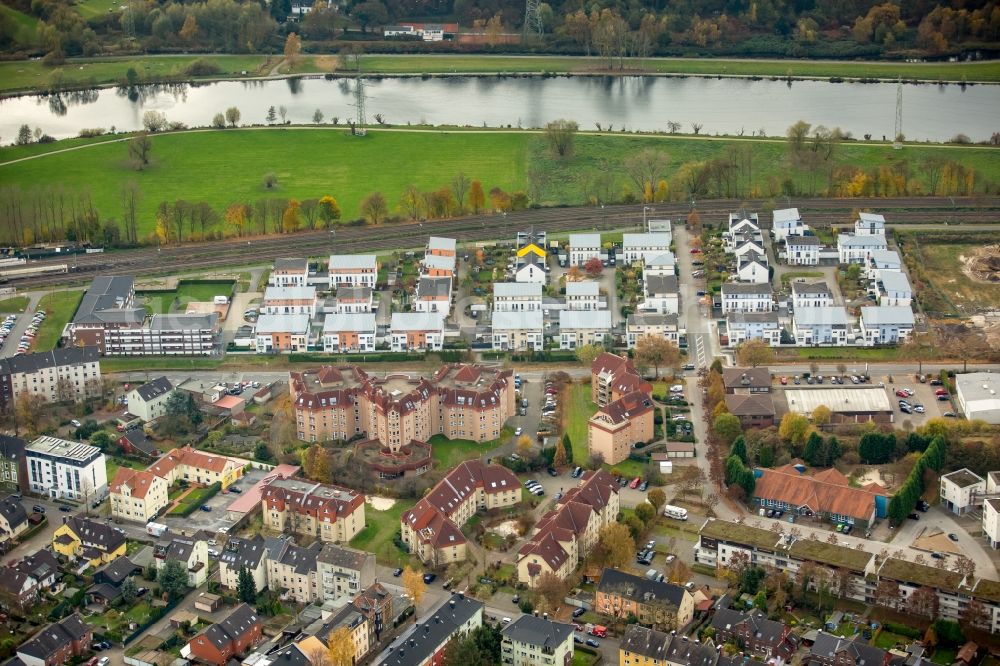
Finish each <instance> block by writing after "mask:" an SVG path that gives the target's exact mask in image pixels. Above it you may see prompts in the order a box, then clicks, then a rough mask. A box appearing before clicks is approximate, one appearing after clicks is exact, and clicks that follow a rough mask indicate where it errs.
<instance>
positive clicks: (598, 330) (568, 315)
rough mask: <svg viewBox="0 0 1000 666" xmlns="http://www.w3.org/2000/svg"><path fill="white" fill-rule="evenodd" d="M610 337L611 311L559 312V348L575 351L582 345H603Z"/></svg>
mask: <svg viewBox="0 0 1000 666" xmlns="http://www.w3.org/2000/svg"><path fill="white" fill-rule="evenodd" d="M609 335H611V311H610V310H597V311H595V312H584V311H581V310H560V311H559V348H560V349H576V348H577V347H582V346H584V345H603V344H604V343H605V340H606V339H607V337H608V336H609Z"/></svg>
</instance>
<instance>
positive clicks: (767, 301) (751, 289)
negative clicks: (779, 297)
mask: <svg viewBox="0 0 1000 666" xmlns="http://www.w3.org/2000/svg"><path fill="white" fill-rule="evenodd" d="M772 310H774V294H773V293H772V292H771V284H770V283H769V282H764V283H762V284H752V283H750V284H745V283H742V282H726V283H725V284H723V285H722V314H729V313H730V312H771V311H772Z"/></svg>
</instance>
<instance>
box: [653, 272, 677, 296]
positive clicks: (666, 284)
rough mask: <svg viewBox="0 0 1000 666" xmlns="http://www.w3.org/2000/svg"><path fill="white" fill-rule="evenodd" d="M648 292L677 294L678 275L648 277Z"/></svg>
mask: <svg viewBox="0 0 1000 666" xmlns="http://www.w3.org/2000/svg"><path fill="white" fill-rule="evenodd" d="M646 293H647V294H676V293H677V276H676V275H651V276H649V277H647V278H646Z"/></svg>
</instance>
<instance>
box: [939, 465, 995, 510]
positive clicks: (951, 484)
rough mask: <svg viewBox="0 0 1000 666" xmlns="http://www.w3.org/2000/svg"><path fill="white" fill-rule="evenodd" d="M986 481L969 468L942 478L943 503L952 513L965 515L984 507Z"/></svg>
mask: <svg viewBox="0 0 1000 666" xmlns="http://www.w3.org/2000/svg"><path fill="white" fill-rule="evenodd" d="M985 494H986V479H984V478H983V477H981V476H979V475H978V474H976V473H975V472H973V471H972V470H970V469H968V468H962V469H960V470H958V471H955V472H951V473H950V474H945V475H944V476H942V477H941V503H942V504H943V505H944V507H945V508H946V509H948V510H949V511H951V512H952V513H955V514H958V515H960V516H961V515H963V514H966V513H969V512H970V511H973V510H974V509H976V508H977V507H979V506H981V505H982V502H983V495H985Z"/></svg>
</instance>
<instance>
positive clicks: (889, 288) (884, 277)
mask: <svg viewBox="0 0 1000 666" xmlns="http://www.w3.org/2000/svg"><path fill="white" fill-rule="evenodd" d="M874 287H875V295H876V296H877V297H878V304H879V305H900V306H905V307H910V304H911V303H912V302H913V289H912V288H911V287H910V281H909V280H908V279H907V277H906V274H905V273H903V272H902V271H879V272H878V277H876V278H875V285H874Z"/></svg>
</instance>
